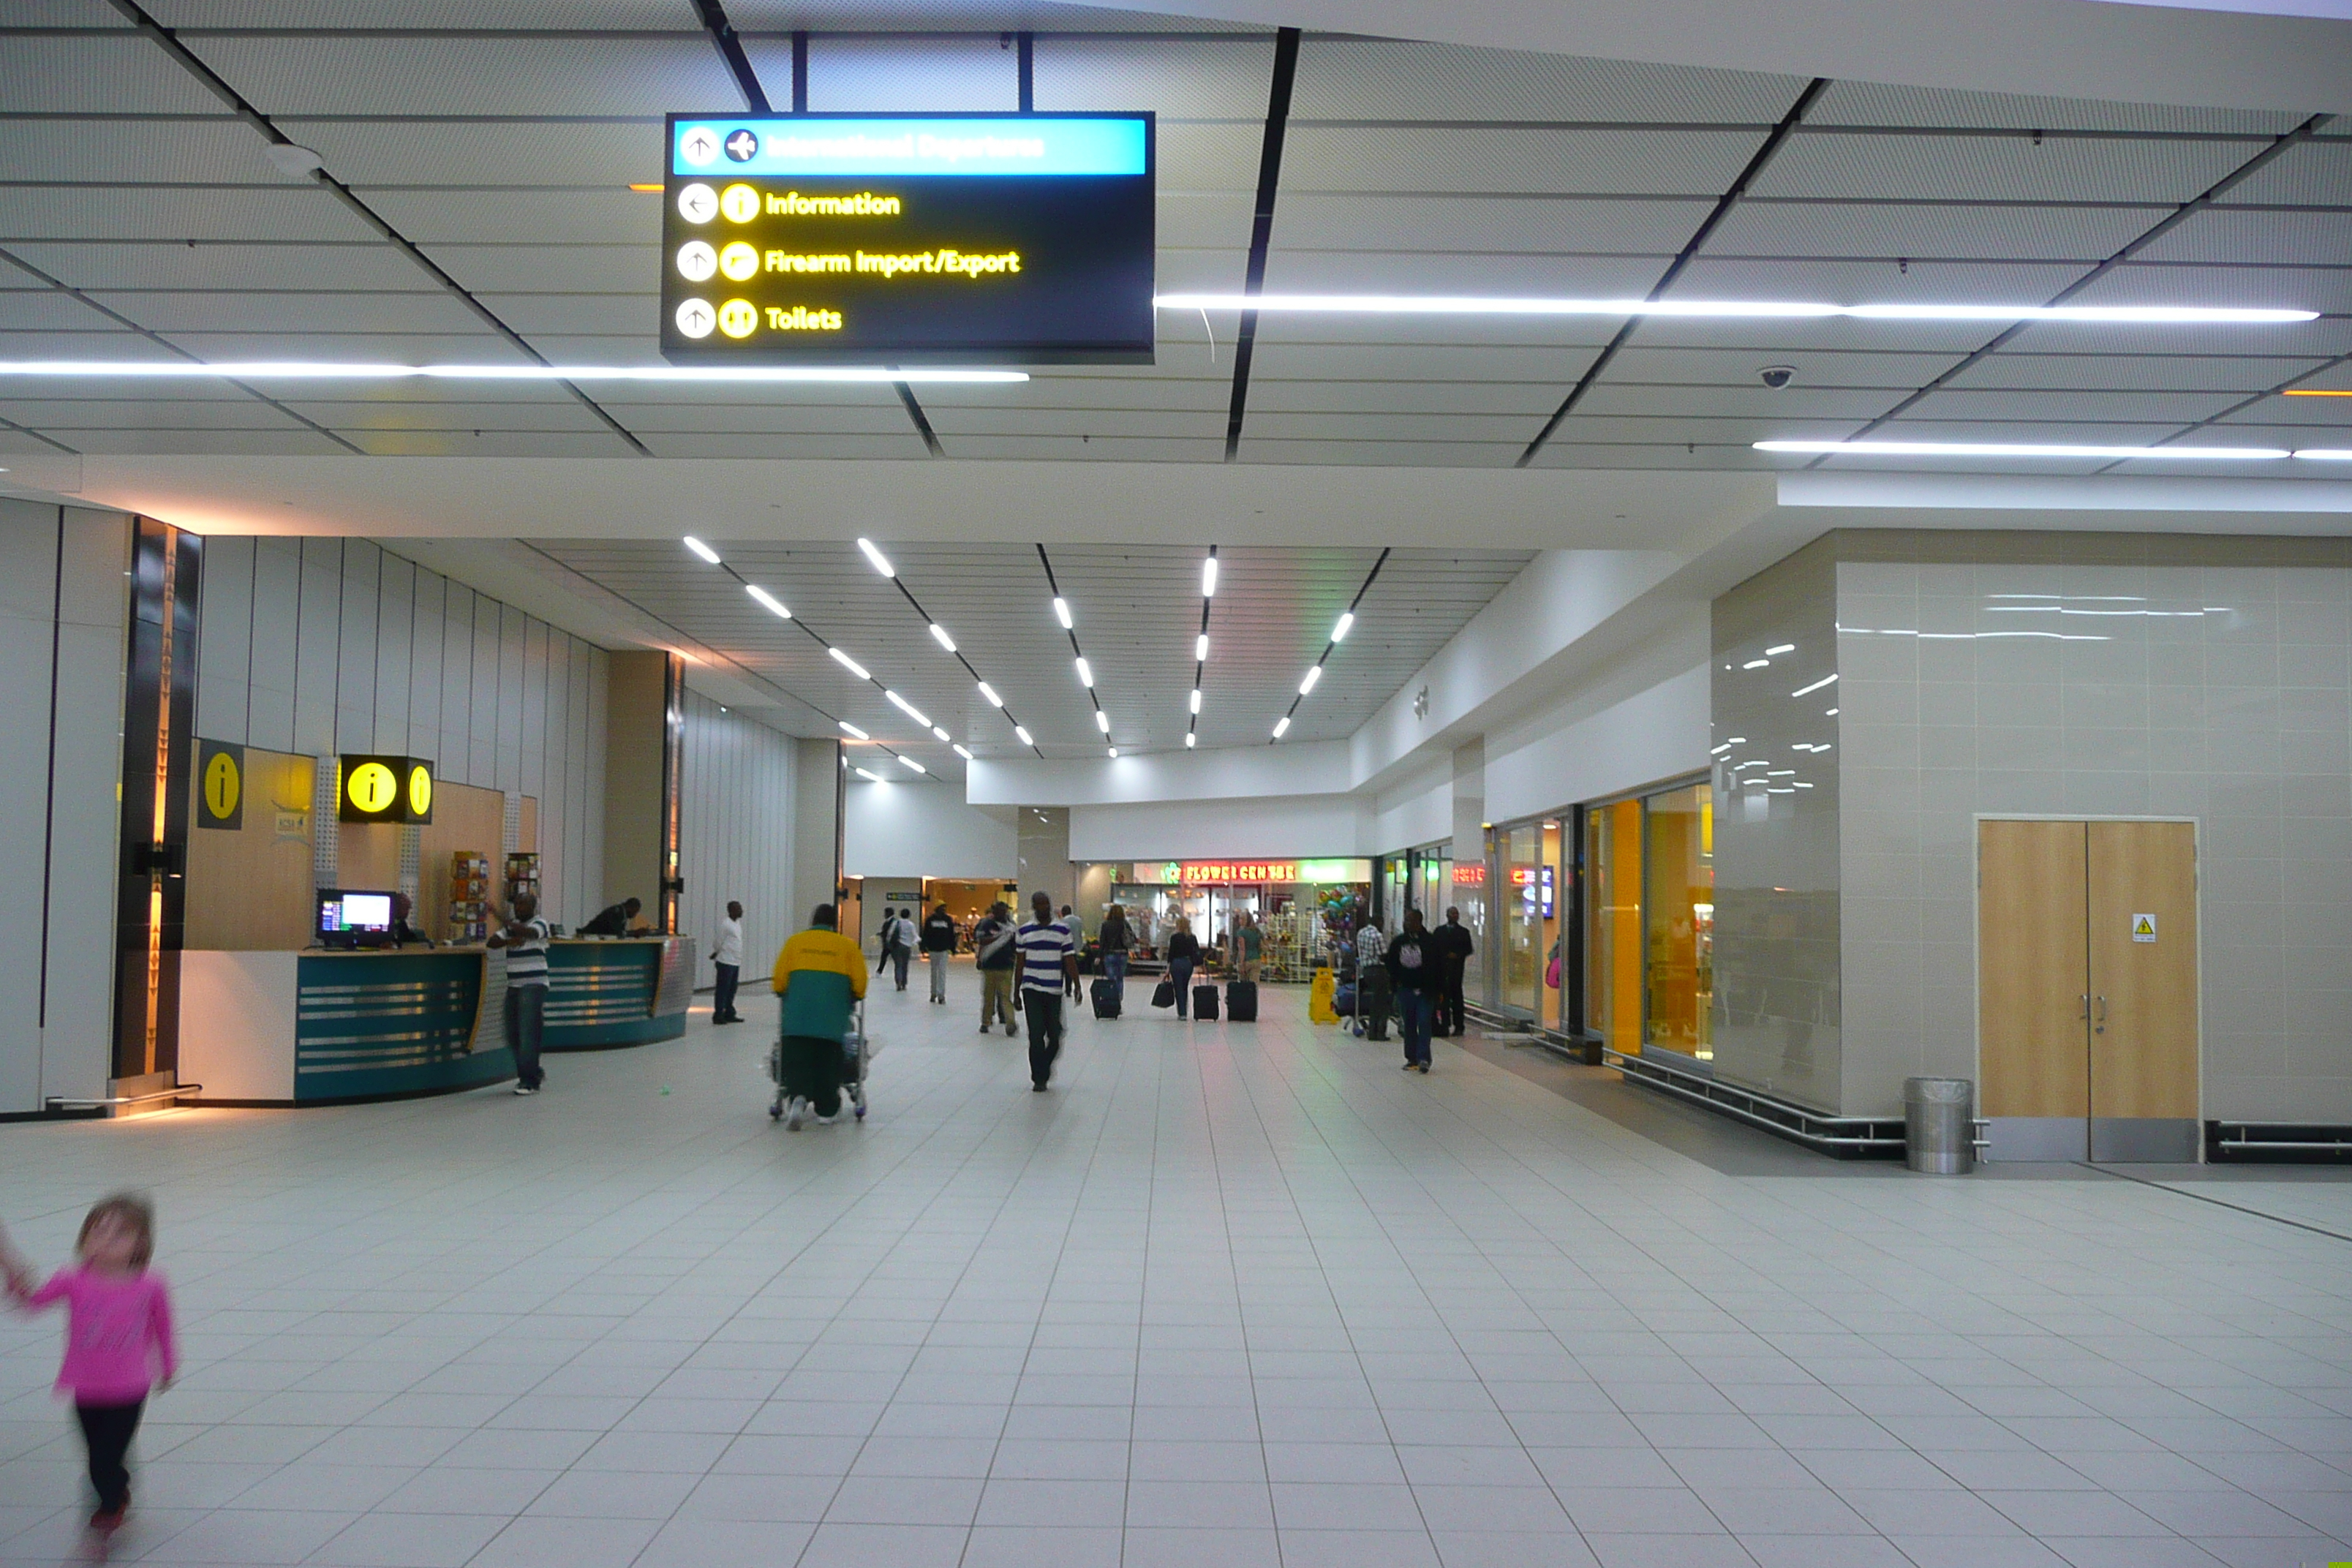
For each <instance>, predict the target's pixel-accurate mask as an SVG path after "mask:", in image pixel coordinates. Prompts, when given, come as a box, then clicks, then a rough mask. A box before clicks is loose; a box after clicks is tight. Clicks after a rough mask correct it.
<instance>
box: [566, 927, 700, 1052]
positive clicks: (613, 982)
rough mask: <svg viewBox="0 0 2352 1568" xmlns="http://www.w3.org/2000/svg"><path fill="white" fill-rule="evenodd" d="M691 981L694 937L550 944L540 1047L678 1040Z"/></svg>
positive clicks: (577, 1048)
mask: <svg viewBox="0 0 2352 1568" xmlns="http://www.w3.org/2000/svg"><path fill="white" fill-rule="evenodd" d="M693 987H694V942H693V940H692V939H691V938H688V937H642V938H626V939H622V940H618V941H607V942H598V941H565V942H550V943H549V944H548V948H547V1011H546V1013H545V1014H544V1015H543V1019H542V1021H543V1024H544V1031H543V1033H542V1035H541V1049H543V1050H550V1051H597V1050H607V1049H610V1048H611V1047H614V1046H642V1045H645V1044H646V1043H647V1042H648V1041H652V1040H674V1039H676V1038H677V1037H679V1036H680V1035H683V1034H685V1033H686V1010H687V1005H688V1002H689V1001H690V999H691V996H692V993H693Z"/></svg>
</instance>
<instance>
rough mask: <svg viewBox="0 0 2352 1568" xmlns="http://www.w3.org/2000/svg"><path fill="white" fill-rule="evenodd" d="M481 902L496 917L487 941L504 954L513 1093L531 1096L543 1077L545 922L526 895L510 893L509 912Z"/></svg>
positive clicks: (535, 901)
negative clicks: (496, 924)
mask: <svg viewBox="0 0 2352 1568" xmlns="http://www.w3.org/2000/svg"><path fill="white" fill-rule="evenodd" d="M632 901H633V902H634V901H635V900H632ZM482 902H483V904H484V905H485V906H486V907H487V908H488V910H489V911H490V913H491V914H493V915H495V916H497V917H498V921H499V929H498V930H496V931H492V932H491V933H490V940H489V942H488V945H489V946H491V947H502V948H504V949H506V952H507V1045H508V1046H509V1047H510V1048H512V1050H513V1051H514V1059H515V1092H516V1093H517V1094H537V1093H538V1092H539V1086H540V1085H541V1084H542V1083H544V1082H546V1081H547V1075H546V1074H545V1073H544V1072H542V1071H541V1070H540V1066H539V1040H540V1031H541V1023H542V1020H543V1019H544V1018H545V1017H546V1016H547V922H546V921H543V920H541V919H540V918H539V900H538V898H537V897H536V896H534V895H532V894H530V893H517V894H516V895H515V901H514V913H513V915H512V916H509V915H508V914H507V913H506V912H505V911H504V910H500V909H499V906H498V902H497V900H494V899H489V898H487V897H486V898H484V899H483V900H482Z"/></svg>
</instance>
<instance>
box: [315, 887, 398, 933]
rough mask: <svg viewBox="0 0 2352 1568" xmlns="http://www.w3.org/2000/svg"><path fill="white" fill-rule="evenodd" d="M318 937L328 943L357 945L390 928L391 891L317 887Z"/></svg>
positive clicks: (386, 931)
mask: <svg viewBox="0 0 2352 1568" xmlns="http://www.w3.org/2000/svg"><path fill="white" fill-rule="evenodd" d="M317 930H318V932H319V941H320V942H321V943H323V944H324V945H326V946H328V947H357V946H360V945H361V944H362V942H371V941H381V940H382V939H383V938H384V937H386V936H389V935H390V934H391V932H392V894H391V893H390V892H389V891H385V892H372V891H368V890H366V889H358V888H321V889H319V922H318V927H317Z"/></svg>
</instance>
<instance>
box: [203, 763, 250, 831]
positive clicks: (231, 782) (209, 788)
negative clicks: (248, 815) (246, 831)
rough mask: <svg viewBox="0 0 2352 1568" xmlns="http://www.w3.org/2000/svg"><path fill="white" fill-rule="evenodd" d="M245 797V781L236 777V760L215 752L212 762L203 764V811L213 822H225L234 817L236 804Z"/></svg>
mask: <svg viewBox="0 0 2352 1568" xmlns="http://www.w3.org/2000/svg"><path fill="white" fill-rule="evenodd" d="M244 795H245V780H244V779H242V778H240V777H238V776H237V766H236V758H235V757H233V756H231V755H229V754H228V753H227V752H214V753H213V760H212V761H211V762H209V763H205V810H206V811H208V812H210V813H211V814H212V817H213V820H214V821H215V822H226V821H227V820H228V819H229V818H230V817H232V816H236V803H237V801H238V800H239V799H241V798H242V797H243V796H244Z"/></svg>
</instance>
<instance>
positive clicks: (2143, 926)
mask: <svg viewBox="0 0 2352 1568" xmlns="http://www.w3.org/2000/svg"><path fill="white" fill-rule="evenodd" d="M2155 940H2156V917H2155V916H2154V915H2134V916H2132V941H2134V942H2154V941H2155Z"/></svg>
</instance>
